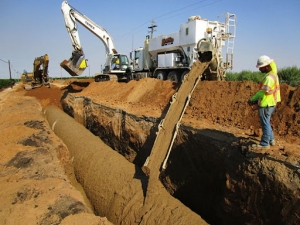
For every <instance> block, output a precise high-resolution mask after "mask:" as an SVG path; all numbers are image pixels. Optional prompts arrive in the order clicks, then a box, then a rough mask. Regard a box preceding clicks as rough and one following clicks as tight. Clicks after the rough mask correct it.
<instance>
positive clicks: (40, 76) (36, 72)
mask: <svg viewBox="0 0 300 225" xmlns="http://www.w3.org/2000/svg"><path fill="white" fill-rule="evenodd" d="M48 66H49V56H48V55H47V54H45V55H43V56H40V57H36V58H35V59H34V61H33V72H32V73H27V71H24V72H23V74H22V76H21V80H22V83H23V84H24V89H26V90H31V89H34V88H38V87H41V86H43V85H44V86H46V87H49V88H50V81H49V76H48ZM41 67H42V68H41Z"/></svg>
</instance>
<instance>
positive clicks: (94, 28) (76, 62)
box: [60, 1, 117, 76]
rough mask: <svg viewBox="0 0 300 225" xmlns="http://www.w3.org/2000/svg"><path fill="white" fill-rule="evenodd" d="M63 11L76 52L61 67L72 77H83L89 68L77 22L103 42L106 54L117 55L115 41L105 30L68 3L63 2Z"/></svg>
mask: <svg viewBox="0 0 300 225" xmlns="http://www.w3.org/2000/svg"><path fill="white" fill-rule="evenodd" d="M61 10H62V13H63V17H64V21H65V25H66V29H67V31H68V33H69V35H70V39H71V42H72V46H73V48H74V50H73V52H72V56H71V58H70V59H69V60H64V61H62V62H61V64H60V66H61V67H63V68H64V69H65V70H66V71H67V72H68V73H69V74H70V75H71V76H79V75H81V74H82V73H83V71H84V70H85V69H86V67H87V64H86V59H85V55H84V53H83V50H82V46H81V44H80V39H79V34H78V29H77V25H76V22H79V23H80V24H81V25H82V26H84V27H85V28H87V29H88V30H89V31H91V32H92V33H93V34H94V35H96V36H97V37H98V38H99V39H100V40H101V41H102V42H103V44H104V46H105V49H106V54H117V51H116V50H115V48H114V44H113V40H112V38H111V36H110V35H109V34H108V33H107V32H106V30H105V29H104V28H102V27H101V26H99V25H97V24H96V23H95V22H93V21H92V20H90V19H89V18H88V17H87V16H85V15H83V14H81V13H80V12H78V11H77V10H76V9H74V8H73V7H71V6H70V5H69V4H68V2H67V1H63V3H62V6H61Z"/></svg>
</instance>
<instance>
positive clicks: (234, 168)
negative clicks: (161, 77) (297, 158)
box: [62, 94, 300, 224]
mask: <svg viewBox="0 0 300 225" xmlns="http://www.w3.org/2000/svg"><path fill="white" fill-rule="evenodd" d="M62 106H63V109H64V111H65V112H66V113H67V114H69V115H71V116H72V117H74V118H75V120H76V121H78V122H79V123H81V124H83V125H84V126H85V127H86V128H87V129H88V130H90V131H91V132H92V133H93V134H95V135H96V136H98V137H99V138H101V139H102V140H103V141H104V142H105V143H106V144H107V145H109V146H110V147H111V148H112V149H114V150H115V151H117V152H118V153H120V154H121V155H123V156H124V157H125V158H126V159H127V160H128V161H129V162H132V163H134V164H135V165H136V166H138V167H141V166H142V165H143V163H144V162H145V160H146V158H147V156H149V154H150V151H151V147H152V145H153V142H154V140H155V135H156V133H155V132H156V130H157V126H158V124H159V122H160V119H159V118H151V117H138V116H135V115H131V114H128V113H126V112H125V111H122V110H119V109H112V108H109V107H106V106H103V105H99V104H97V103H93V102H92V101H91V100H90V99H89V98H86V97H76V98H75V97H74V96H72V95H70V94H69V95H68V96H65V98H63V99H62ZM248 142H249V140H247V139H244V138H242V137H236V136H234V135H232V134H230V133H226V132H223V131H218V130H213V129H210V128H207V129H201V130H200V129H195V128H193V127H189V126H184V125H182V126H181V128H180V131H179V134H178V136H177V138H176V140H175V143H174V146H173V149H172V152H171V155H170V158H169V160H168V166H167V169H166V170H165V171H163V172H162V174H161V177H160V179H161V181H162V183H163V184H164V186H165V188H166V190H167V191H168V192H169V193H170V194H171V195H173V196H174V197H176V198H177V199H179V200H180V201H181V202H182V203H184V204H185V205H186V206H187V207H189V208H190V209H192V210H193V211H194V212H196V213H197V214H199V215H200V216H201V217H202V218H204V219H205V220H206V221H207V222H208V223H210V224H245V223H253V224H298V223H299V222H300V219H299V217H298V216H297V215H300V200H299V190H300V188H299V183H300V181H299V172H300V171H298V170H297V168H294V167H293V166H291V165H289V164H287V163H285V162H284V160H282V161H281V160H280V159H279V160H278V159H276V160H275V159H272V158H270V157H268V156H267V155H262V154H255V153H251V154H247V152H248V151H247V147H245V146H247V145H248V144H249V143H248ZM241 146H243V147H241Z"/></svg>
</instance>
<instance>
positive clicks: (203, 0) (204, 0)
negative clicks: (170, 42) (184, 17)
mask: <svg viewBox="0 0 300 225" xmlns="http://www.w3.org/2000/svg"><path fill="white" fill-rule="evenodd" d="M206 1H209V0H202V1H199V2H196V3H193V4H191V5H188V6H185V7H181V8H179V9H176V10H173V11H171V12H168V13H164V14H163V15H160V16H157V17H155V18H153V19H152V20H151V21H150V22H152V25H153V22H154V19H155V20H156V22H157V19H159V18H162V17H165V16H166V15H170V14H173V13H175V12H178V11H181V10H183V9H186V8H190V7H192V6H195V5H197V4H200V3H203V2H206ZM220 1H222V0H218V1H215V2H211V3H209V4H207V5H202V6H200V7H197V8H194V9H199V8H203V7H206V6H209V5H212V4H215V3H217V2H220ZM186 12H188V11H185V12H183V13H186ZM183 13H180V14H176V15H175V16H178V15H181V14H183ZM175 16H172V17H175ZM172 17H168V18H164V19H160V20H158V21H162V20H166V19H170V18H172ZM148 23H149V21H147V22H145V23H143V24H141V25H139V26H137V27H135V28H134V29H132V30H131V31H128V32H127V33H125V34H123V35H121V37H124V36H126V35H128V34H130V33H132V32H133V31H135V30H137V29H138V28H140V27H142V26H145V25H146V24H148Z"/></svg>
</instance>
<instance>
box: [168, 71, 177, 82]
mask: <svg viewBox="0 0 300 225" xmlns="http://www.w3.org/2000/svg"><path fill="white" fill-rule="evenodd" d="M168 81H171V82H176V83H178V75H177V71H176V70H172V71H170V72H169V74H168Z"/></svg>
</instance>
